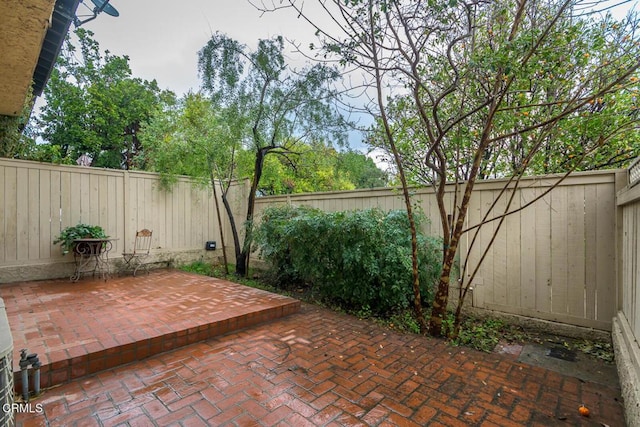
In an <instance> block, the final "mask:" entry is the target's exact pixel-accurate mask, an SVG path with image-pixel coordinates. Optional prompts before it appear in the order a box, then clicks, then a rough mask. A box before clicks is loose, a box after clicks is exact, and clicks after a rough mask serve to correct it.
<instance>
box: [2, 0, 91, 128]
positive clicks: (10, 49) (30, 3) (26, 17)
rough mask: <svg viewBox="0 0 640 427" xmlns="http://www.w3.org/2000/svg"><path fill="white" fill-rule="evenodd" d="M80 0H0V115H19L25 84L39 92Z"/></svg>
mask: <svg viewBox="0 0 640 427" xmlns="http://www.w3.org/2000/svg"><path fill="white" fill-rule="evenodd" d="M79 3H80V0H3V1H1V2H0V16H1V17H2V18H1V19H2V25H0V115H9V116H15V115H18V114H20V112H21V111H22V107H23V105H24V102H25V99H26V97H27V93H28V92H29V87H31V86H32V85H33V93H34V95H36V96H39V95H41V94H42V91H43V90H44V87H45V85H46V83H47V80H48V79H49V76H50V75H51V71H52V70H53V67H54V65H55V62H56V58H57V57H58V54H59V53H60V48H61V47H62V44H63V43H64V38H65V36H66V34H67V31H68V30H69V25H70V24H71V22H72V21H73V18H74V16H75V13H76V9H77V8H78V4H79Z"/></svg>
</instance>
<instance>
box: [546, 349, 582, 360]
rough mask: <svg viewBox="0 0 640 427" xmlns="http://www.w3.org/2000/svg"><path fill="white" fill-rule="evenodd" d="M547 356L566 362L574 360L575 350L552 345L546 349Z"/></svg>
mask: <svg viewBox="0 0 640 427" xmlns="http://www.w3.org/2000/svg"><path fill="white" fill-rule="evenodd" d="M547 356H549V357H553V358H556V359H560V360H566V361H567V362H575V361H576V352H575V351H573V350H567V349H566V348H564V347H553V348H550V349H549V350H548V351H547Z"/></svg>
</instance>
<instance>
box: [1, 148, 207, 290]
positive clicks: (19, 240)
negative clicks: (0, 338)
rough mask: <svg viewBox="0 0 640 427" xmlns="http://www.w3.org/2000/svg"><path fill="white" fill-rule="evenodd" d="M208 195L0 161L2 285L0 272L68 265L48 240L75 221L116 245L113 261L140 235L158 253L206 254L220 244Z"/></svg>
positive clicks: (181, 186)
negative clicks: (209, 245) (145, 233)
mask: <svg viewBox="0 0 640 427" xmlns="http://www.w3.org/2000/svg"><path fill="white" fill-rule="evenodd" d="M210 193H211V192H210V190H209V189H208V188H203V189H199V188H197V187H194V186H193V185H192V184H191V181H189V180H188V179H186V178H181V179H179V180H178V182H177V183H176V185H175V186H174V187H173V189H172V191H170V192H167V191H164V190H162V189H161V188H160V181H159V179H158V175H157V174H153V173H146V172H129V171H122V170H110V169H109V170H108V169H97V168H85V167H78V166H59V165H50V164H44V163H36V162H28V161H18V160H8V159H0V283H2V282H5V281H6V278H4V279H5V280H3V277H2V274H3V269H2V268H3V267H4V268H8V267H12V266H15V267H18V266H21V267H28V266H30V265H41V264H47V263H59V262H64V261H67V262H68V261H70V258H69V256H67V257H64V258H63V257H62V255H61V251H60V248H59V247H58V246H56V245H53V240H54V239H55V238H56V237H57V235H58V234H59V233H60V231H61V230H62V229H63V228H65V227H67V226H70V225H75V224H77V223H79V222H83V223H87V224H91V225H100V226H102V227H103V228H104V229H105V231H106V233H107V234H108V235H109V236H110V237H112V238H115V239H118V240H116V241H115V242H114V248H113V250H112V252H111V254H112V255H113V257H115V258H117V257H119V256H120V254H121V253H122V251H123V250H125V249H127V248H131V246H132V245H133V240H134V238H135V232H136V230H139V229H142V228H148V229H150V230H153V242H152V248H153V249H154V251H156V252H158V251H163V250H166V251H172V252H176V251H184V250H195V249H204V244H205V242H206V241H207V240H217V239H219V232H218V226H217V222H216V216H215V203H214V200H213V197H211V195H210ZM7 271H8V270H7ZM26 279H28V278H25V279H24V280H26Z"/></svg>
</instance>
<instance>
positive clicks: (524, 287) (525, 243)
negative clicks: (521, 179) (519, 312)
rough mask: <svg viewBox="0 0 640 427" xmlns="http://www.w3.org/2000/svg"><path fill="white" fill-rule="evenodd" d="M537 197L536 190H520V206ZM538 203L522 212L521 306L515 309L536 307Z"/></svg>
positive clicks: (520, 227) (520, 224)
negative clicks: (536, 224)
mask: <svg viewBox="0 0 640 427" xmlns="http://www.w3.org/2000/svg"><path fill="white" fill-rule="evenodd" d="M535 197H536V192H535V189H531V188H523V189H522V190H520V199H521V203H520V205H521V206H522V205H525V204H527V203H529V202H530V201H532V200H533V199H534V198H535ZM538 205H539V204H538V203H534V204H533V205H532V206H529V207H528V208H525V209H523V210H522V211H521V212H520V223H519V224H518V226H519V231H520V242H521V247H520V265H521V270H520V289H521V296H520V304H516V305H515V307H523V308H525V309H527V310H533V309H535V307H536V277H537V273H536V271H537V258H536V238H535V234H536V232H535V227H534V225H535V222H536V208H537V207H538Z"/></svg>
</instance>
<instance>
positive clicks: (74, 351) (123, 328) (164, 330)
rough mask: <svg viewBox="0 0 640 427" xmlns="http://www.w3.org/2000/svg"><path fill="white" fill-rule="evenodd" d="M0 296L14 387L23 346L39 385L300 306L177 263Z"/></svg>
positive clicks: (36, 285)
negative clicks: (33, 358) (36, 365)
mask: <svg viewBox="0 0 640 427" xmlns="http://www.w3.org/2000/svg"><path fill="white" fill-rule="evenodd" d="M0 297H2V298H3V299H4V301H5V305H6V306H7V317H8V319H9V325H10V326H11V332H12V335H13V340H14V352H13V358H14V359H13V365H14V385H15V389H16V391H17V392H18V393H19V392H20V390H21V387H22V385H21V372H20V370H19V369H20V368H19V363H18V361H19V359H20V349H22V348H26V349H28V352H29V353H37V354H38V357H39V359H40V361H41V363H42V367H41V382H40V385H41V388H48V387H52V386H54V385H58V384H62V383H66V382H69V381H71V380H73V379H77V378H80V377H83V376H85V375H89V374H92V373H96V372H99V371H102V370H105V369H111V368H114V367H116V366H120V365H124V364H127V363H131V362H134V361H137V360H141V359H144V358H147V357H149V356H153V355H156V354H160V353H163V352H166V351H170V350H173V349H176V348H179V347H182V346H186V345H189V344H193V343H196V342H200V341H204V340H207V339H209V338H212V337H215V336H219V335H222V334H225V333H229V332H233V331H238V330H241V329H244V328H247V327H250V326H253V325H257V324H260V323H263V322H266V321H270V320H274V319H278V318H281V317H283V316H287V315H289V314H292V313H295V312H297V311H298V310H299V309H300V302H299V301H297V300H295V299H292V298H288V297H283V296H281V295H275V294H271V293H269V292H265V291H261V290H257V289H253V288H248V287H246V286H242V285H238V284H236V283H232V282H229V281H226V280H221V279H215V278H210V277H206V276H200V275H195V274H190V273H185V272H182V271H175V270H162V271H155V272H152V273H151V274H149V275H143V276H137V277H115V278H111V279H109V280H107V281H103V280H96V279H83V280H81V281H79V282H77V283H71V282H69V281H68V280H53V281H41V282H29V283H19V284H12V285H4V286H1V287H0ZM31 389H33V385H31Z"/></svg>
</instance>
